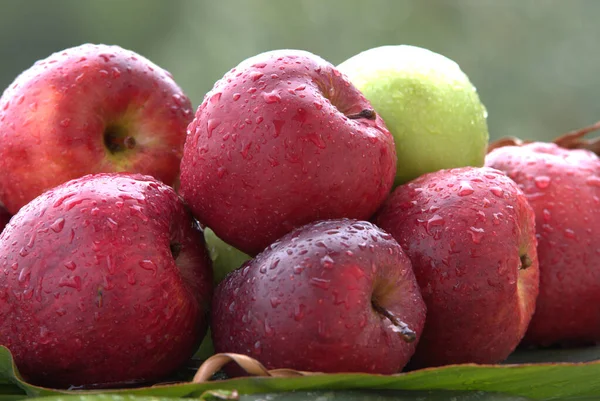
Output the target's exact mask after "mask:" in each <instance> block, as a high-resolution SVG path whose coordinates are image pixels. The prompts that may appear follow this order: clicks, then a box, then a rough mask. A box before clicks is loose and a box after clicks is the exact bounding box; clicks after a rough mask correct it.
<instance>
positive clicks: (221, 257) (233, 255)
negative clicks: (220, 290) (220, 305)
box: [204, 227, 250, 286]
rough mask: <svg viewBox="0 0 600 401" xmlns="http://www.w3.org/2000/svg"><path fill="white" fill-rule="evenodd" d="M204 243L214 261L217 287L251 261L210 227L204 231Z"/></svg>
mask: <svg viewBox="0 0 600 401" xmlns="http://www.w3.org/2000/svg"><path fill="white" fill-rule="evenodd" d="M204 241H206V248H207V249H208V253H209V255H210V259H211V260H212V267H213V282H214V284H215V286H216V285H217V284H219V283H220V282H221V280H223V279H224V278H225V276H227V275H228V274H229V273H230V272H232V271H234V270H235V269H237V268H238V267H240V266H241V265H242V264H243V263H244V262H245V261H247V260H248V259H250V256H248V255H246V254H245V253H243V252H242V251H240V250H238V249H237V248H234V247H232V246H231V245H229V244H228V243H226V242H225V241H223V240H222V239H221V238H219V237H217V235H216V234H215V233H214V231H213V230H211V229H210V228H208V227H206V228H205V229H204Z"/></svg>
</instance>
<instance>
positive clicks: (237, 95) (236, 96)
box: [233, 93, 242, 102]
mask: <svg viewBox="0 0 600 401" xmlns="http://www.w3.org/2000/svg"><path fill="white" fill-rule="evenodd" d="M240 97H242V95H240V94H239V93H234V94H233V101H234V102H237V101H238V100H240Z"/></svg>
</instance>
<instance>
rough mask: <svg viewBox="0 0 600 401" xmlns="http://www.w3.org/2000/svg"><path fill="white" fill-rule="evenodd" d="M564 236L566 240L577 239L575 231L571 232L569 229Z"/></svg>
mask: <svg viewBox="0 0 600 401" xmlns="http://www.w3.org/2000/svg"><path fill="white" fill-rule="evenodd" d="M563 235H564V236H565V238H569V239H573V238H575V231H573V230H571V229H570V228H567V229H565V231H564V232H563Z"/></svg>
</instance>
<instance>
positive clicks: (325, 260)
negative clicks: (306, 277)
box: [321, 255, 334, 269]
mask: <svg viewBox="0 0 600 401" xmlns="http://www.w3.org/2000/svg"><path fill="white" fill-rule="evenodd" d="M333 263H334V262H333V259H332V258H331V256H329V255H325V256H323V257H322V258H321V266H323V267H324V268H325V269H332V268H333Z"/></svg>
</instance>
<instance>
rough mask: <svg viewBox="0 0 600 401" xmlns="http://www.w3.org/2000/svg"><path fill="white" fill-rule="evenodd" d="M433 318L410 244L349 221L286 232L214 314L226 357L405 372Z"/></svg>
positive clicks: (230, 287)
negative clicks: (427, 315)
mask: <svg viewBox="0 0 600 401" xmlns="http://www.w3.org/2000/svg"><path fill="white" fill-rule="evenodd" d="M424 321H425V305H424V303H423V299H422V298H421V294H420V293H419V288H418V285H417V282H416V280H415V277H414V274H413V271H412V269H411V266H410V261H409V260H408V258H407V257H406V255H405V254H404V252H403V251H402V248H400V246H399V245H398V243H397V242H396V241H395V240H394V239H393V238H392V236H391V235H389V234H387V233H385V232H383V231H382V230H381V229H379V228H378V227H376V226H374V225H373V224H371V223H368V222H364V221H355V220H347V219H343V220H329V221H321V222H317V223H311V224H308V225H306V226H304V227H301V228H298V229H295V230H294V231H292V232H291V233H289V234H287V235H285V236H284V237H283V238H281V239H280V240H279V241H277V242H275V243H274V244H272V245H271V246H270V247H268V248H267V249H266V250H265V251H264V252H262V253H260V254H259V255H258V256H257V257H256V258H255V259H253V260H251V261H249V262H247V263H246V264H245V265H244V266H242V267H241V268H239V269H237V270H235V271H234V272H232V273H230V274H229V275H228V276H227V277H226V278H225V280H224V281H222V282H221V284H219V286H218V287H217V289H216V292H215V296H214V298H213V306H212V312H211V329H212V335H213V341H214V345H215V350H216V351H217V352H234V353H239V354H245V355H248V356H251V357H253V358H255V359H258V360H259V361H260V362H261V363H263V364H264V365H265V366H266V367H267V368H269V369H274V368H292V369H297V370H304V371H318V372H370V373H396V372H399V371H400V370H401V369H402V368H403V367H404V365H405V364H406V363H407V361H408V359H409V358H410V356H411V355H412V354H413V352H414V349H415V344H416V343H417V342H418V339H419V336H420V334H421V330H422V328H423V323H424Z"/></svg>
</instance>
